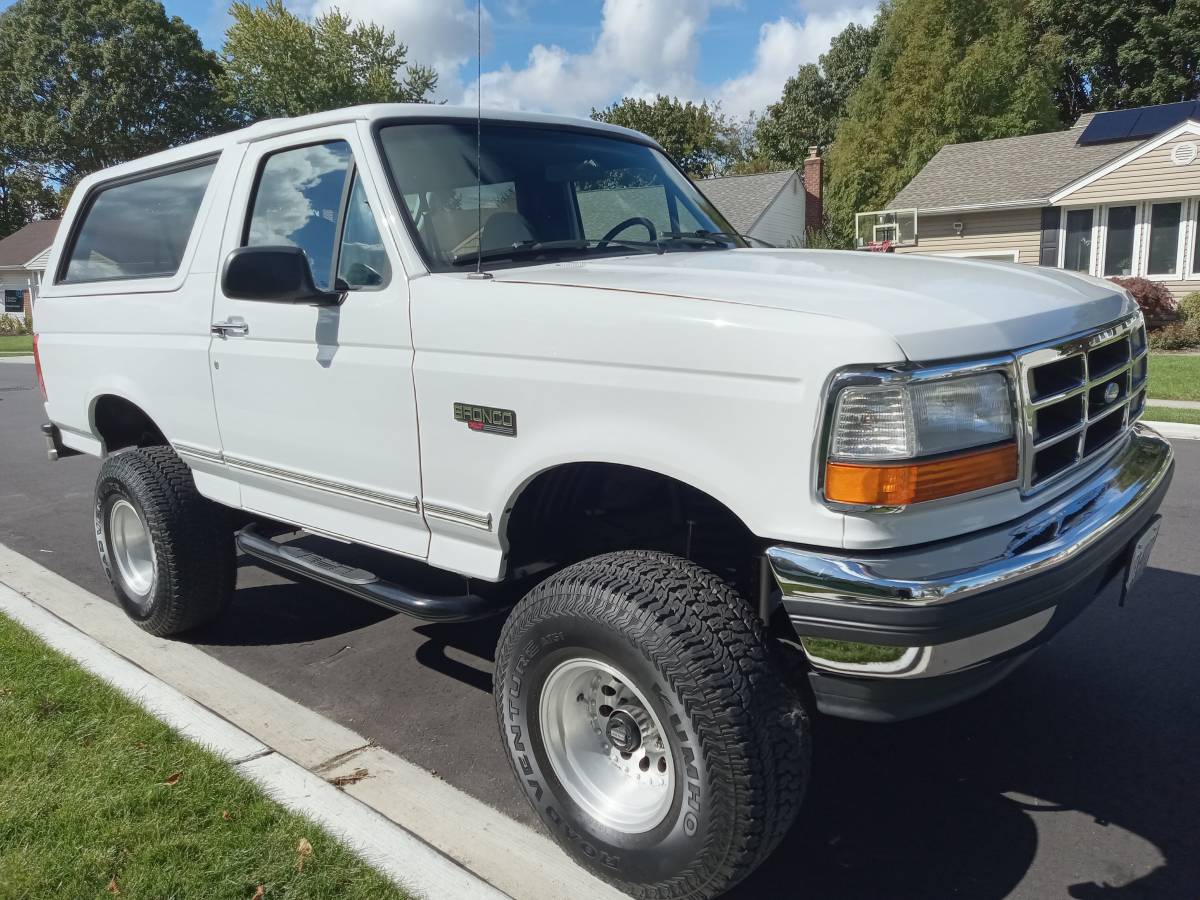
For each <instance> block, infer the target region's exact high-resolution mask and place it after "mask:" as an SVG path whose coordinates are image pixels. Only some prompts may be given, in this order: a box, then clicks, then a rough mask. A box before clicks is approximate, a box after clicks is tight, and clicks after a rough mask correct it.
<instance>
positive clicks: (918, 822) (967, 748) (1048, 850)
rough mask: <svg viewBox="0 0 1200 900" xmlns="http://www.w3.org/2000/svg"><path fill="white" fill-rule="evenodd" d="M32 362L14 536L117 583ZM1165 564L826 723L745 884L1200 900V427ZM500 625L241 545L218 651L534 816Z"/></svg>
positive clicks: (10, 451)
mask: <svg viewBox="0 0 1200 900" xmlns="http://www.w3.org/2000/svg"><path fill="white" fill-rule="evenodd" d="M33 378H34V375H33V366H32V365H6V366H3V367H0V543H4V544H7V545H8V546H9V547H12V548H13V549H15V550H17V551H18V552H20V553H23V554H25V555H26V556H29V557H31V558H33V559H35V560H36V561H37V562H39V563H41V564H42V565H45V566H47V567H48V568H50V569H53V570H54V571H55V572H58V573H59V574H61V575H63V576H64V577H66V578H68V579H70V580H71V581H74V582H76V583H77V584H79V585H81V586H82V587H85V588H87V589H88V590H90V591H93V592H95V593H97V594H100V595H101V596H109V588H108V584H107V582H106V581H105V579H104V577H103V574H102V573H101V570H100V566H99V563H98V562H97V560H96V551H95V547H94V544H93V538H92V523H91V496H92V482H93V479H94V477H95V473H96V468H97V463H96V461H95V460H93V459H90V458H72V459H69V460H64V461H63V462H60V463H57V464H51V463H49V462H47V461H46V459H45V455H44V452H43V446H42V442H41V437H40V434H39V432H38V430H37V428H38V425H39V424H40V423H41V422H42V421H43V418H44V417H43V411H42V408H41V404H40V399H41V398H40V397H39V396H38V394H37V389H36V388H35V387H34V382H33ZM1176 449H1177V453H1178V457H1179V468H1178V471H1177V473H1176V476H1175V481H1174V484H1173V486H1172V488H1171V492H1170V494H1169V495H1168V497H1167V500H1166V504H1165V506H1164V509H1163V512H1164V515H1165V519H1166V521H1165V524H1164V527H1163V531H1162V536H1161V537H1160V539H1159V543H1158V547H1157V549H1156V550H1155V553H1154V557H1153V560H1152V565H1151V568H1150V569H1149V570H1148V572H1147V573H1146V576H1145V579H1144V581H1143V582H1142V583H1141V585H1140V587H1139V589H1138V590H1137V591H1136V592H1135V594H1134V595H1133V596H1132V597H1131V598H1130V600H1129V602H1128V604H1127V605H1126V606H1125V607H1124V608H1120V607H1118V606H1117V599H1118V594H1117V592H1116V591H1115V590H1110V591H1109V592H1108V593H1107V594H1106V595H1105V596H1103V597H1101V598H1099V599H1098V600H1097V602H1096V603H1095V604H1093V605H1092V607H1091V608H1089V610H1088V611H1087V612H1086V613H1085V614H1084V615H1083V616H1082V617H1081V618H1080V619H1079V620H1078V621H1077V622H1076V623H1074V625H1073V626H1072V627H1070V628H1068V629H1067V630H1066V631H1064V632H1063V633H1062V634H1060V635H1059V636H1058V637H1056V638H1055V639H1054V640H1053V641H1052V642H1051V643H1050V644H1049V645H1048V646H1047V647H1046V648H1044V649H1043V650H1042V651H1041V652H1040V653H1039V654H1038V655H1037V656H1035V657H1034V658H1033V659H1032V660H1031V661H1030V662H1029V663H1028V664H1026V665H1025V667H1024V668H1022V669H1021V670H1019V671H1018V672H1017V673H1016V674H1015V675H1013V676H1012V677H1011V678H1010V679H1008V680H1007V681H1006V682H1004V683H1003V684H1001V685H1000V686H998V687H997V688H995V689H993V690H992V691H990V692H989V693H987V694H986V695H984V696H982V697H980V698H978V699H976V700H974V701H971V702H969V703H966V704H964V705H962V706H960V707H958V708H956V709H953V710H949V711H946V712H943V713H940V714H937V715H935V716H931V717H929V718H925V719H921V720H917V721H913V722H907V723H903V724H900V725H890V726H884V725H865V724H857V723H850V722H839V721H836V720H831V719H822V720H819V721H818V723H817V726H816V727H817V734H816V746H817V755H816V760H815V771H814V785H813V788H812V790H811V792H810V795H809V799H808V802H807V804H806V806H805V810H804V813H803V815H802V820H801V822H800V823H799V824H798V825H797V827H796V828H795V829H794V830H793V832H792V834H791V835H790V836H789V837H788V838H787V840H786V841H785V844H784V845H783V847H781V848H780V850H779V851H777V852H776V853H775V855H774V857H773V858H772V859H771V860H770V861H769V862H768V863H767V864H766V865H765V866H764V867H763V868H762V869H761V870H760V871H759V872H758V873H757V874H756V875H755V876H754V877H753V879H752V880H751V881H750V882H747V883H746V884H745V885H743V886H742V888H740V889H739V890H738V891H737V893H736V896H738V897H746V898H751V897H754V898H762V897H771V898H775V897H793V896H794V897H804V898H824V897H836V898H859V897H861V898H879V897H889V898H899V897H913V898H932V897H950V896H962V897H970V898H983V900H987V898H1000V897H1009V896H1012V897H1028V898H1045V897H1079V898H1091V897H1123V898H1124V897H1128V898H1133V897H1154V898H1165V897H1195V896H1196V895H1197V892H1198V890H1200V854H1198V853H1197V852H1196V848H1197V847H1198V846H1200V824H1198V819H1200V814H1198V812H1197V800H1198V798H1200V792H1198V791H1200V788H1198V787H1197V779H1196V771H1197V760H1200V653H1198V652H1197V650H1196V647H1197V636H1198V635H1200V548H1198V543H1200V539H1198V535H1200V441H1198V442H1194V443H1189V442H1178V443H1177V444H1176ZM497 632H498V625H496V624H494V623H481V624H474V625H449V626H447V625H440V626H439V625H423V624H420V623H417V622H414V621H413V620H411V619H408V618H406V617H404V616H399V615H391V614H389V613H387V612H385V611H383V610H381V609H378V608H376V607H374V606H372V605H370V604H367V603H364V602H360V601H357V600H355V599H352V598H350V597H347V596H345V595H343V594H340V593H337V592H333V591H330V590H327V589H324V588H320V587H315V586H312V585H307V584H293V583H291V582H288V581H286V580H284V579H282V578H280V577H278V576H276V575H273V574H270V573H267V572H265V571H263V570H261V569H259V568H257V567H256V566H254V565H252V564H250V563H249V562H244V563H243V566H242V568H241V570H240V573H239V579H238V596H237V600H236V602H235V604H234V607H233V609H232V610H231V612H230V614H229V616H228V617H227V618H226V619H225V620H223V621H222V622H221V623H219V624H218V625H217V626H215V627H213V628H210V629H208V630H206V631H204V632H203V633H200V634H197V635H196V636H194V637H193V639H192V640H193V642H194V643H196V644H197V645H199V646H201V647H202V648H203V649H204V650H206V651H207V652H209V653H211V654H212V655H214V656H216V657H217V658H219V659H221V660H222V661H224V662H225V663H227V664H229V665H231V666H233V667H234V668H237V669H239V670H240V671H242V672H244V673H246V674H248V675H250V676H252V677H254V678H256V679H258V680H259V681H261V682H263V683H265V684H268V685H269V686H271V687H272V688H274V689H276V690H278V691H280V692H282V693H284V694H286V695H288V696H290V697H292V698H294V699H295V700H297V701H299V702H301V703H303V704H305V705H307V706H309V707H311V708H313V709H315V710H317V711H319V712H321V713H323V714H324V715H326V716H328V717H330V718H332V719H335V720H337V721H339V722H342V723H343V724H345V725H347V726H350V727H352V728H354V729H355V730H357V731H359V732H360V733H363V734H365V735H367V736H369V737H370V738H371V739H373V740H374V741H376V742H377V743H379V744H380V745H382V746H383V747H385V748H387V749H389V750H392V751H394V752H396V753H398V754H400V755H402V756H404V757H406V758H407V759H409V760H411V761H413V762H414V763H416V764H418V765H420V766H423V767H425V768H427V769H430V770H433V771H435V772H436V773H437V774H438V775H440V776H441V777H443V778H445V779H446V780H447V781H449V782H451V783H452V784H454V785H456V786H457V787H459V788H461V789H462V790H464V791H466V792H467V793H469V794H472V795H474V796H475V797H478V798H479V799H481V800H484V801H486V802H487V803H490V804H492V805H493V806H495V807H497V808H499V809H501V810H502V811H504V812H506V813H508V814H509V815H511V816H513V817H514V818H516V819H519V820H521V821H523V822H526V823H528V824H530V825H534V824H535V823H534V820H533V817H532V815H531V813H530V811H529V809H528V807H527V806H526V805H525V801H524V800H523V798H522V797H521V796H520V795H519V794H518V793H517V791H516V788H515V786H514V784H513V783H512V776H511V774H510V773H509V770H508V767H507V763H506V762H505V759H504V757H503V755H502V753H501V752H500V751H499V742H498V737H497V735H496V733H495V725H494V719H493V712H492V700H491V694H490V690H491V675H492V649H493V646H494V644H495V640H496V635H497Z"/></svg>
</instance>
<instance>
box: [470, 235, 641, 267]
mask: <svg viewBox="0 0 1200 900" xmlns="http://www.w3.org/2000/svg"><path fill="white" fill-rule="evenodd" d="M608 247H623V248H625V249H627V250H652V251H654V252H655V253H662V252H663V249H662V246H661V244H659V242H658V241H627V240H622V239H621V238H613V239H612V240H608V241H600V240H598V239H587V240H585V239H582V238H580V239H568V240H561V241H520V242H518V243H515V244H513V245H512V246H510V247H497V248H495V249H493V250H484V251H483V253H482V255H481V254H480V253H479V252H478V251H476V250H472V251H471V252H470V253H459V254H458V255H457V256H455V257H454V258H453V259H452V260H450V265H452V266H462V265H466V264H467V263H473V262H476V261H481V262H491V261H493V260H497V259H521V258H524V257H529V256H540V255H541V254H543V253H554V252H558V251H572V250H574V251H575V252H579V251H586V250H604V249H607V248H608Z"/></svg>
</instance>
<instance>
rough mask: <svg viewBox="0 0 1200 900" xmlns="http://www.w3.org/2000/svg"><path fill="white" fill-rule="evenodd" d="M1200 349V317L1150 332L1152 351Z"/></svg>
mask: <svg viewBox="0 0 1200 900" xmlns="http://www.w3.org/2000/svg"><path fill="white" fill-rule="evenodd" d="M1197 347H1200V317H1197V318H1196V319H1192V320H1190V321H1186V322H1176V323H1174V324H1172V325H1165V326H1163V327H1162V328H1160V329H1158V330H1157V331H1152V332H1150V349H1151V350H1195V349H1196V348H1197Z"/></svg>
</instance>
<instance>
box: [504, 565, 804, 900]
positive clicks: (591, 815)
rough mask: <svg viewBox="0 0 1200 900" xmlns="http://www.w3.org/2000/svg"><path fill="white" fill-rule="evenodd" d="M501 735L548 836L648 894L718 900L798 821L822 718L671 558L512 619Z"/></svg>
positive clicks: (544, 587) (550, 596) (549, 597)
mask: <svg viewBox="0 0 1200 900" xmlns="http://www.w3.org/2000/svg"><path fill="white" fill-rule="evenodd" d="M496 669H497V671H496V702H497V713H498V717H499V723H500V730H501V734H502V737H503V739H504V741H505V744H506V748H507V750H508V753H509V758H510V761H511V762H512V764H513V768H514V771H515V772H516V775H517V778H518V781H519V782H520V784H521V786H522V788H523V789H524V790H525V792H526V795H527V796H528V797H529V800H530V802H531V803H532V804H533V807H534V809H535V810H536V811H537V813H538V814H539V815H540V816H541V818H542V820H543V821H544V822H545V823H546V825H547V827H548V828H549V829H550V831H551V832H552V833H553V834H554V836H555V837H556V838H557V839H558V840H559V842H560V843H562V844H563V845H564V846H565V847H566V848H567V850H568V851H569V852H570V853H571V854H572V855H573V856H574V857H575V858H576V859H577V860H578V861H580V862H581V863H583V864H584V865H585V866H587V867H588V868H590V869H592V870H593V871H594V872H596V874H598V875H600V876H601V877H603V878H605V879H606V880H608V881H610V882H612V883H614V884H615V885H617V886H618V887H620V888H621V889H622V890H625V891H627V892H629V893H632V894H634V895H635V896H640V897H655V898H673V897H713V896H717V895H719V894H721V893H722V892H724V891H726V890H728V889H729V888H730V887H731V886H733V885H734V884H736V883H737V882H738V881H740V880H741V879H742V878H744V877H745V876H746V875H748V874H749V873H750V872H751V871H752V870H753V869H754V867H755V866H757V865H758V863H760V862H761V861H762V860H763V859H764V858H765V857H766V856H767V854H769V853H770V851H771V850H772V849H773V848H774V847H775V845H776V844H777V843H778V842H779V840H780V839H781V838H782V837H783V835H784V833H785V832H786V831H787V829H788V827H789V826H790V825H791V823H792V821H793V819H794V818H795V815H796V812H797V810H798V807H799V804H800V802H801V799H802V798H803V794H804V789H805V786H806V783H807V777H808V770H809V734H808V728H807V718H806V716H805V715H804V711H803V709H802V707H801V706H800V701H799V700H798V698H797V697H796V696H795V695H794V694H793V693H792V692H791V691H790V690H789V689H788V688H787V687H786V685H785V683H784V680H783V676H782V674H781V672H780V671H779V670H778V668H777V666H776V663H775V661H774V659H773V658H772V654H771V652H770V650H769V648H768V646H767V645H766V643H765V641H764V637H763V634H762V629H761V625H760V624H759V622H758V619H757V617H756V616H755V615H754V614H753V612H752V611H751V610H750V609H749V607H748V605H747V604H746V603H745V602H744V601H743V600H742V598H741V597H740V596H739V595H738V594H737V593H736V592H734V591H733V589H732V588H730V587H729V586H728V585H726V584H725V583H724V582H722V581H721V580H720V579H719V578H717V577H716V576H715V575H713V574H712V573H710V572H708V571H706V570H704V569H702V568H700V567H699V566H696V565H694V564H693V563H691V562H688V561H687V560H683V559H680V558H678V557H674V556H670V555H668V554H664V553H653V552H644V551H631V552H622V553H612V554H607V555H605V556H600V557H596V558H594V559H590V560H586V561H584V562H582V563H578V564H577V565H574V566H571V567H570V568H568V569H565V570H563V571H562V572H560V573H559V574H557V575H555V576H554V577H553V578H550V579H548V580H547V581H545V582H543V583H542V584H541V585H539V586H538V587H537V588H535V589H534V590H533V591H532V592H530V594H529V596H527V597H526V598H525V599H524V600H523V601H522V602H521V603H520V604H519V605H518V606H517V608H516V609H515V610H514V612H513V614H512V615H511V616H510V618H509V620H508V622H507V623H506V624H505V627H504V631H503V633H502V635H501V639H500V647H499V651H498V653H497V658H496Z"/></svg>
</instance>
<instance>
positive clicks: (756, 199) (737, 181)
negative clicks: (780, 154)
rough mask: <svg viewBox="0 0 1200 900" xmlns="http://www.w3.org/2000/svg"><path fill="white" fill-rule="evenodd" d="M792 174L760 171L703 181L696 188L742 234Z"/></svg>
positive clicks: (792, 171) (792, 172) (791, 170)
mask: <svg viewBox="0 0 1200 900" xmlns="http://www.w3.org/2000/svg"><path fill="white" fill-rule="evenodd" d="M795 174H796V170H795V169H785V170H783V171H782V172H763V173H762V174H761V175H727V176H725V177H724V178H706V179H704V180H703V181H701V182H699V183H698V184H697V185H696V186H697V187H699V188H700V190H701V191H702V192H703V193H704V195H705V196H706V197H708V199H709V200H711V201H712V202H713V204H714V205H715V206H716V207H717V209H719V210H720V211H721V213H722V214H723V215H724V216H725V218H727V219H728V220H729V224H730V225H732V226H733V227H734V228H735V229H736V230H737V231H738V232H739V233H741V234H745V233H746V232H748V231H749V230H750V229H751V228H752V227H753V226H754V223H755V222H757V221H758V220H759V218H760V217H761V216H762V214H763V213H764V212H766V211H767V207H768V206H770V205H771V203H772V202H773V201H774V200H775V198H776V197H778V196H779V192H780V191H782V190H783V189H784V188H785V187H786V186H787V184H788V182H790V181H791V180H792V176H794V175H795Z"/></svg>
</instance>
